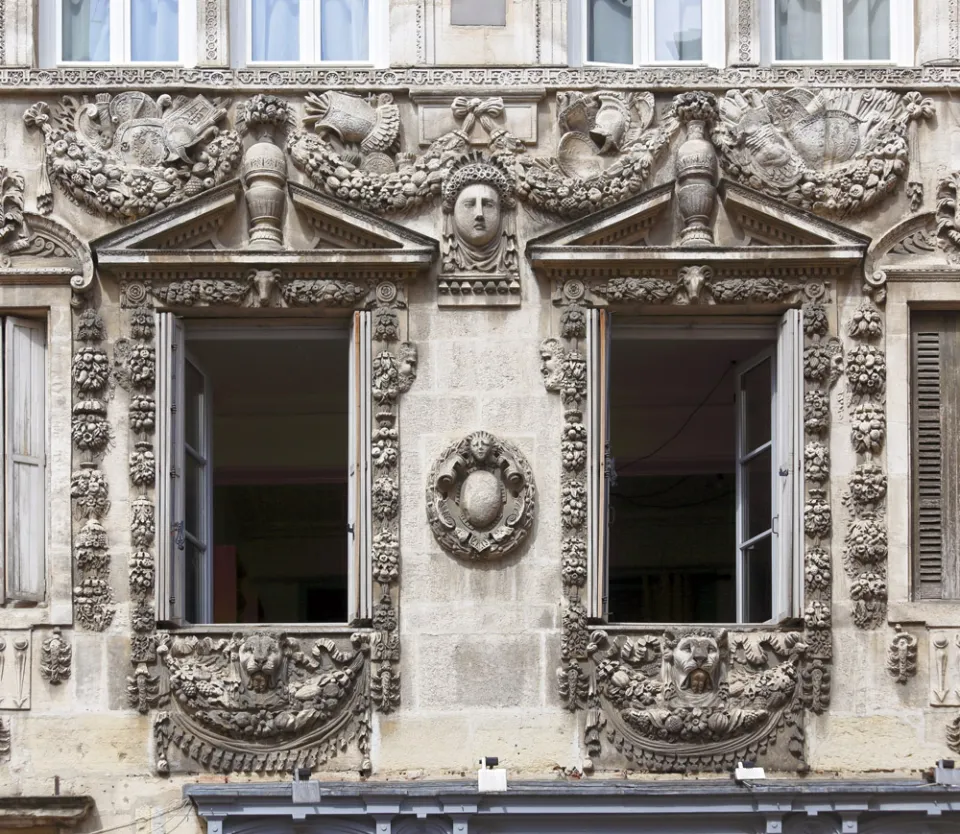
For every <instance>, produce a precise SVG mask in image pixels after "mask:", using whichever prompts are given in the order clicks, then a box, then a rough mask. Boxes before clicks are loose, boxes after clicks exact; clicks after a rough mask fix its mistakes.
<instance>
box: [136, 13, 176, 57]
mask: <svg viewBox="0 0 960 834" xmlns="http://www.w3.org/2000/svg"><path fill="white" fill-rule="evenodd" d="M179 6H180V4H179V0H133V2H131V3H130V60H132V61H176V60H177V59H178V58H179V49H178V46H179V38H180V8H179Z"/></svg>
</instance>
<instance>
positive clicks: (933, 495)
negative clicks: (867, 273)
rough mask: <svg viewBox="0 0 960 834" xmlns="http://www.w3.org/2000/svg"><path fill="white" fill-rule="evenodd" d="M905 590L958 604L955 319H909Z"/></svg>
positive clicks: (959, 392)
mask: <svg viewBox="0 0 960 834" xmlns="http://www.w3.org/2000/svg"><path fill="white" fill-rule="evenodd" d="M911 330H912V333H911V342H912V344H911V355H912V356H911V359H912V363H911V364H912V366H913V367H912V374H911V376H912V386H911V387H912V390H911V402H912V411H913V413H912V419H911V422H912V429H913V431H912V434H913V437H912V443H913V450H912V451H913V454H912V455H911V465H912V471H911V482H912V484H911V486H912V498H913V531H912V539H913V548H912V549H913V589H914V597H915V598H916V599H921V600H922V599H949V600H957V599H960V526H958V525H960V521H958V519H960V425H958V420H960V388H958V386H957V385H956V384H955V379H956V374H957V368H958V367H960V313H957V312H946V311H944V312H915V313H912V315H911Z"/></svg>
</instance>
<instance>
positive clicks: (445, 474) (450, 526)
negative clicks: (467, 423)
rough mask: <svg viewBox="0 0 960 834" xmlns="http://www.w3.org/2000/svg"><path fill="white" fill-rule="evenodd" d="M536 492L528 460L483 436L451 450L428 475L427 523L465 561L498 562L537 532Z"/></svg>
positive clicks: (473, 436)
mask: <svg viewBox="0 0 960 834" xmlns="http://www.w3.org/2000/svg"><path fill="white" fill-rule="evenodd" d="M535 508H536V490H535V488H534V484H533V472H532V471H531V469H530V465H529V464H528V463H527V460H526V458H525V457H524V456H523V454H521V452H520V451H519V450H518V449H517V448H516V447H515V446H513V445H511V444H510V443H507V442H505V441H503V440H500V439H499V438H497V437H494V436H493V435H492V434H488V433H487V432H484V431H478V432H474V433H473V434H471V435H468V436H467V437H465V438H463V440H459V441H457V442H456V443H454V444H453V445H451V446H449V447H448V448H447V449H446V450H445V451H444V452H443V454H442V455H441V456H440V457H439V459H438V460H437V462H436V463H434V465H433V468H432V469H431V470H430V480H429V483H428V486H427V518H428V520H429V522H430V528H431V529H432V530H433V535H434V536H435V537H436V539H437V541H438V542H439V543H440V545H441V546H442V547H443V548H444V550H446V551H447V552H449V553H452V554H453V555H455V556H460V557H463V558H466V559H499V558H500V557H502V556H505V555H506V554H508V553H511V552H512V551H514V550H516V549H517V548H518V547H519V546H520V545H521V544H522V543H523V541H524V540H525V539H526V537H527V535H528V534H529V532H530V528H531V527H532V526H533V515H534V510H535Z"/></svg>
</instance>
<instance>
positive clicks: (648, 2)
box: [573, 0, 727, 67]
mask: <svg viewBox="0 0 960 834" xmlns="http://www.w3.org/2000/svg"><path fill="white" fill-rule="evenodd" d="M573 3H574V5H575V6H576V7H577V8H578V9H579V14H578V16H577V19H578V22H579V24H580V25H579V27H578V29H579V33H580V38H579V40H580V54H581V56H582V63H583V65H584V66H587V67H590V66H594V67H605V66H606V67H608V66H616V67H629V66H633V67H636V66H670V67H676V66H691V67H704V66H706V67H723V66H724V65H725V63H726V60H725V50H726V43H725V35H726V28H727V24H726V19H725V17H724V11H725V9H724V0H702V5H701V16H702V19H701V21H700V26H701V56H702V57H701V59H700V60H699V61H657V60H656V57H655V56H656V44H655V40H654V39H655V32H656V27H655V20H654V16H655V11H656V5H655V3H654V0H633V14H632V16H631V20H632V23H633V61H632V63H629V64H618V63H614V62H611V61H590V60H588V58H587V56H588V55H589V54H590V52H589V49H588V45H589V36H590V28H589V25H588V20H587V12H588V0H573Z"/></svg>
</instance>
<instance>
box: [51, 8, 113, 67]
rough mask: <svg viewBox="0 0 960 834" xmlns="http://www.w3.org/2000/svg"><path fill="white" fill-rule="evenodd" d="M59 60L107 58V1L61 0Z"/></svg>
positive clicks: (108, 20)
mask: <svg viewBox="0 0 960 834" xmlns="http://www.w3.org/2000/svg"><path fill="white" fill-rule="evenodd" d="M61 14H62V20H61V44H62V52H61V60H64V61H102V62H104V63H106V62H107V61H109V60H110V0H63V2H62V4H61Z"/></svg>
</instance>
